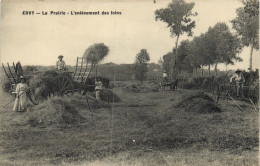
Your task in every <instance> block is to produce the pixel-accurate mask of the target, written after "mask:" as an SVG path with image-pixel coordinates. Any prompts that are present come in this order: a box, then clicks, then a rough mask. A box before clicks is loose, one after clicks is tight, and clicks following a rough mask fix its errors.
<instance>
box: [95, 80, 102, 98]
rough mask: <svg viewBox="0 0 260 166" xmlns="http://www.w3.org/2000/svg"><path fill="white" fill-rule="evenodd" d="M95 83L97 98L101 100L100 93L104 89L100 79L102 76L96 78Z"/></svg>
mask: <svg viewBox="0 0 260 166" xmlns="http://www.w3.org/2000/svg"><path fill="white" fill-rule="evenodd" d="M95 85H96V86H95V91H96V99H98V100H100V99H101V98H100V93H101V91H102V82H101V80H100V77H97V78H96V81H95Z"/></svg>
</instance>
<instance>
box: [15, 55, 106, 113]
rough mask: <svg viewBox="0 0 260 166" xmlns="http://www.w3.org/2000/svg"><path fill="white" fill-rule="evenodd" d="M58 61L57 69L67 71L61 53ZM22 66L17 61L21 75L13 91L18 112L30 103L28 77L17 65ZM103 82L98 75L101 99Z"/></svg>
mask: <svg viewBox="0 0 260 166" xmlns="http://www.w3.org/2000/svg"><path fill="white" fill-rule="evenodd" d="M58 59H59V60H58V61H57V62H56V70H58V71H66V70H67V68H66V64H65V61H64V60H63V56H62V55H60V56H59V57H58ZM19 65H20V66H21V64H20V62H18V63H17V65H16V68H17V69H19V70H17V71H16V72H17V75H19V77H18V78H17V82H19V83H18V84H17V85H16V88H15V91H14V92H13V93H14V94H15V95H16V98H15V101H14V106H13V111H18V112H24V111H26V109H27V103H28V96H27V92H28V90H29V87H28V85H27V83H26V78H25V77H24V76H23V74H22V73H21V71H20V69H21V67H19V68H18V67H17V66H19ZM102 86H103V84H102V82H101V80H100V77H97V78H96V80H95V91H96V98H97V99H99V100H100V99H101V98H100V93H101V91H102Z"/></svg>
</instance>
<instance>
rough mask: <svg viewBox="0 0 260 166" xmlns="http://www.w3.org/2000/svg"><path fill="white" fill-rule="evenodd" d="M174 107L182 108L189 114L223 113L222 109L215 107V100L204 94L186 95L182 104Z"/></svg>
mask: <svg viewBox="0 0 260 166" xmlns="http://www.w3.org/2000/svg"><path fill="white" fill-rule="evenodd" d="M174 107H175V108H181V109H182V110H184V111H187V112H197V113H214V112H221V109H220V108H219V107H217V106H216V105H215V103H214V101H213V99H212V98H211V97H210V96H208V95H207V94H205V93H203V92H194V93H192V94H187V95H184V96H183V97H182V99H181V100H180V102H179V103H178V104H177V105H175V106H174Z"/></svg>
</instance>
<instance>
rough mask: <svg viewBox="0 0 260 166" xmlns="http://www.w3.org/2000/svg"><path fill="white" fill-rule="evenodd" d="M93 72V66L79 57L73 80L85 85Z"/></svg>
mask: <svg viewBox="0 0 260 166" xmlns="http://www.w3.org/2000/svg"><path fill="white" fill-rule="evenodd" d="M91 70H92V64H91V63H88V62H87V60H86V59H85V58H83V57H77V62H76V69H75V72H74V74H73V80H74V81H75V82H78V83H84V82H85V81H86V79H87V78H88V77H89V75H90V72H91Z"/></svg>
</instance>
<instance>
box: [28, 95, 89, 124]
mask: <svg viewBox="0 0 260 166" xmlns="http://www.w3.org/2000/svg"><path fill="white" fill-rule="evenodd" d="M28 116H29V123H30V125H32V126H35V127H36V126H40V127H42V126H44V127H47V126H50V125H58V126H59V125H68V124H76V123H80V122H84V121H85V118H84V117H82V116H81V115H80V114H79V112H78V110H77V109H76V108H75V107H73V106H72V105H71V104H70V103H69V102H68V101H66V100H64V99H62V98H58V97H53V98H51V99H49V100H48V101H46V102H44V103H41V104H40V105H37V106H35V107H34V109H33V111H31V112H28Z"/></svg>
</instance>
